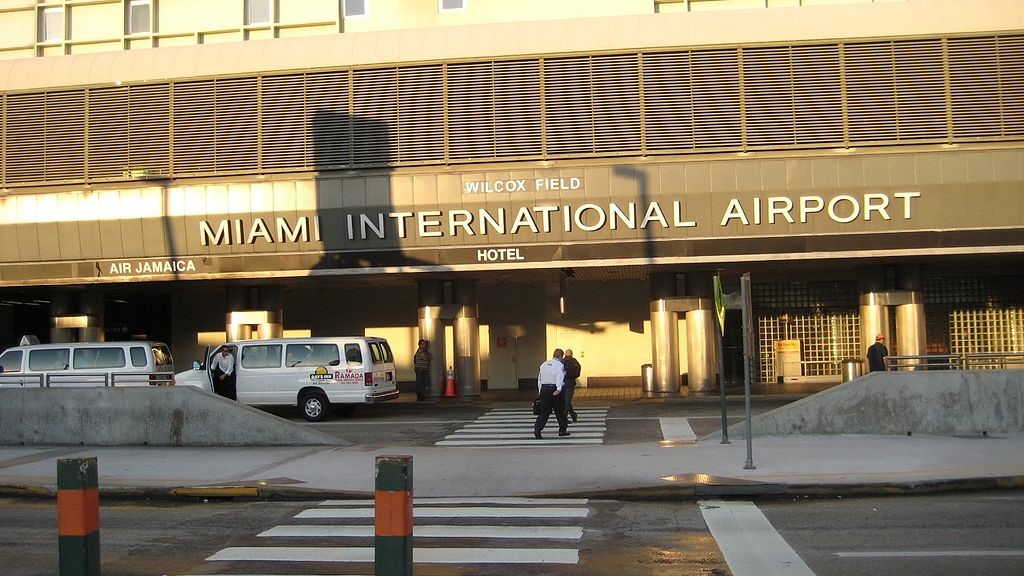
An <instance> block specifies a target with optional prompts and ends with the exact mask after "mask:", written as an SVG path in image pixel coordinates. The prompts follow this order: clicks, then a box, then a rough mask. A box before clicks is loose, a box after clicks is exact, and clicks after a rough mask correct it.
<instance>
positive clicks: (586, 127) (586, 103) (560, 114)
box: [544, 57, 594, 154]
mask: <svg viewBox="0 0 1024 576" xmlns="http://www.w3.org/2000/svg"><path fill="white" fill-rule="evenodd" d="M593 105H594V103H593V98H592V92H591V77H590V58H589V57H582V58H552V59H549V60H545V61H544V112H545V117H544V121H545V135H546V140H547V153H548V154H591V153H593V152H594V133H593V129H594V115H593Z"/></svg>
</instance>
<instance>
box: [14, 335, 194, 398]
mask: <svg viewBox="0 0 1024 576" xmlns="http://www.w3.org/2000/svg"><path fill="white" fill-rule="evenodd" d="M0 368H2V371H0V386H2V387H14V386H21V387H32V386H39V387H66V386H150V385H154V386H159V385H167V386H170V385H173V384H174V360H173V359H172V358H171V351H170V350H169V349H168V348H167V345H166V344H164V343H162V342H151V341H134V342H75V343H66V344H23V345H21V346H14V347H11V348H8V349H7V350H4V352H3V354H0Z"/></svg>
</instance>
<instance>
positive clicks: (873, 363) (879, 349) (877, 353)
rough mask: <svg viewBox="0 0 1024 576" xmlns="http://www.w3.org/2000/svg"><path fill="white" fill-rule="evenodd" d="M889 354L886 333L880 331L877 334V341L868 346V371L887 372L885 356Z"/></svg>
mask: <svg viewBox="0 0 1024 576" xmlns="http://www.w3.org/2000/svg"><path fill="white" fill-rule="evenodd" d="M888 355H889V349H888V348H886V347H885V334H882V333H881V332H879V333H878V334H877V335H876V336H875V343H874V344H872V345H871V346H868V371H869V372H885V357H886V356H888Z"/></svg>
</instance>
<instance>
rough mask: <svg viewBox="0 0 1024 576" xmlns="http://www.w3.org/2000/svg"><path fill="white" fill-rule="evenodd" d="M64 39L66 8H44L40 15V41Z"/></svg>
mask: <svg viewBox="0 0 1024 576" xmlns="http://www.w3.org/2000/svg"><path fill="white" fill-rule="evenodd" d="M63 39H64V8H63V7H54V8H43V10H42V12H41V13H40V17H39V41H40V42H60V41H61V40H63Z"/></svg>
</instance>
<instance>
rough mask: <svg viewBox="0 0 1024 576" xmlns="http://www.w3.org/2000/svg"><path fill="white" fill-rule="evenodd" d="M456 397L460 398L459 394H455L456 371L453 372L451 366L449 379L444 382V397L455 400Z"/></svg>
mask: <svg viewBox="0 0 1024 576" xmlns="http://www.w3.org/2000/svg"><path fill="white" fill-rule="evenodd" d="M456 396H458V394H456V393H455V371H454V370H452V367H451V366H449V367H448V377H447V378H446V379H445V382H444V397H445V398H455V397H456Z"/></svg>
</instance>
